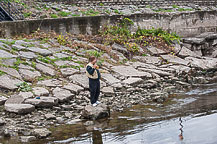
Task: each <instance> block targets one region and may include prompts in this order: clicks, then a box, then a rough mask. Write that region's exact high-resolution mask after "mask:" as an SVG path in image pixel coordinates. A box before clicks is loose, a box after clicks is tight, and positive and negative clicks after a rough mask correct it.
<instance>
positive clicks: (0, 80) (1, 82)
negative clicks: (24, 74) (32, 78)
mask: <svg viewBox="0 0 217 144" xmlns="http://www.w3.org/2000/svg"><path fill="white" fill-rule="evenodd" d="M21 82H22V81H21V80H18V79H15V78H12V77H10V76H8V75H2V76H0V88H3V89H8V90H15V89H17V88H18V87H17V86H16V84H19V83H21Z"/></svg>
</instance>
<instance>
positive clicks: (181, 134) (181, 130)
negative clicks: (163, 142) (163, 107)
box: [179, 117, 184, 141]
mask: <svg viewBox="0 0 217 144" xmlns="http://www.w3.org/2000/svg"><path fill="white" fill-rule="evenodd" d="M179 122H180V123H179V125H180V129H179V130H180V134H179V139H180V140H181V141H182V140H183V139H184V137H183V132H184V131H183V127H184V126H183V125H182V117H179Z"/></svg>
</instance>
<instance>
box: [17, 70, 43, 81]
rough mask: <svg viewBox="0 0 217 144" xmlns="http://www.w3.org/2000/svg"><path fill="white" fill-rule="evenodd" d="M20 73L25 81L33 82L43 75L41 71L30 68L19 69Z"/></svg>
mask: <svg viewBox="0 0 217 144" xmlns="http://www.w3.org/2000/svg"><path fill="white" fill-rule="evenodd" d="M19 73H20V74H21V76H22V78H23V79H24V80H25V81H29V82H33V81H34V80H35V79H36V78H37V77H40V76H41V73H40V72H38V71H32V70H28V69H19Z"/></svg>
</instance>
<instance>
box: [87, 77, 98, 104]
mask: <svg viewBox="0 0 217 144" xmlns="http://www.w3.org/2000/svg"><path fill="white" fill-rule="evenodd" d="M89 88H90V102H91V104H94V103H95V102H96V101H97V100H98V98H99V94H100V81H99V80H98V79H97V80H95V79H90V78H89Z"/></svg>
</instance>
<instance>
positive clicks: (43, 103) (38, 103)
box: [25, 96, 58, 108]
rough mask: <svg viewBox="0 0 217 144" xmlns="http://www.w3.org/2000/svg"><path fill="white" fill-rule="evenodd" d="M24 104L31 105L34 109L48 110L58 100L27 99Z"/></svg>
mask: <svg viewBox="0 0 217 144" xmlns="http://www.w3.org/2000/svg"><path fill="white" fill-rule="evenodd" d="M25 103H26V104H32V105H34V106H35V107H39V108H50V107H53V106H54V105H56V104H57V103H58V99H57V98H55V97H44V96H42V97H40V99H35V98H34V99H27V100H25Z"/></svg>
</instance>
